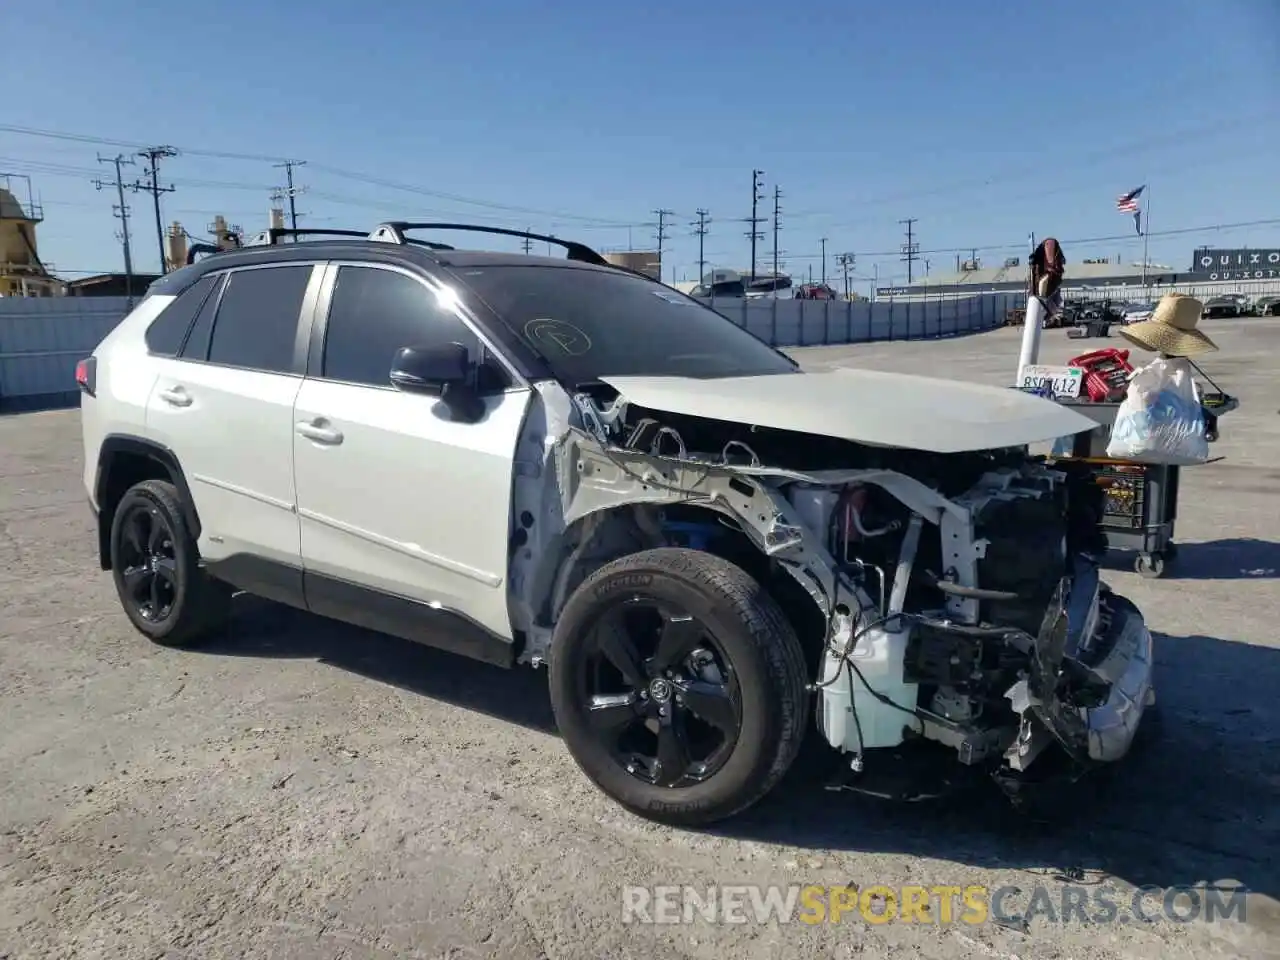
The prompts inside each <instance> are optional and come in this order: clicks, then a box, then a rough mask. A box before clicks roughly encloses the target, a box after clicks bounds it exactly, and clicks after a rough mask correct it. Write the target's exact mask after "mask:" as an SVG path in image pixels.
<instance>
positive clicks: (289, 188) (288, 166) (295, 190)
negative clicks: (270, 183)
mask: <svg viewBox="0 0 1280 960" xmlns="http://www.w3.org/2000/svg"><path fill="white" fill-rule="evenodd" d="M306 162H307V161H305V160H286V161H284V162H283V163H273V164H272V166H273V167H284V176H285V188H284V189H283V190H282V191H280V192H281V193H282V194H284V196H286V197H288V198H289V226H290V227H291V228H292V229H294V230H297V229H298V207H297V204H296V203H295V201H294V198H295V197H297V195H298V194H300V193H305V192H306V189H307V188H306V187H295V186H294V185H293V168H294V167H301V166H303V165H304V164H305V163H306Z"/></svg>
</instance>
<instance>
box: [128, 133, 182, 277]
mask: <svg viewBox="0 0 1280 960" xmlns="http://www.w3.org/2000/svg"><path fill="white" fill-rule="evenodd" d="M177 155H178V151H177V150H175V149H173V147H148V148H147V149H146V150H139V151H138V156H140V157H142V158H143V159H145V160H146V161H147V169H146V170H145V174H146V180H135V181H133V183H131V184H128V187H129V189H130V190H132V191H133V192H134V193H137V192H138V191H139V190H143V191H146V192H147V193H149V194H151V203H152V206H153V207H154V208H155V212H156V242H157V243H159V244H160V273H161V274H165V273H168V272H169V271H168V268H167V266H166V262H165V249H164V223H163V222H162V221H161V219H160V194H162V193H173V184H169V186H167V187H162V186H160V161H161V160H167V159H168V158H169V157H176V156H177Z"/></svg>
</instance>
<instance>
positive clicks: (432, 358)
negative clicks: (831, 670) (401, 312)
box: [390, 343, 485, 423]
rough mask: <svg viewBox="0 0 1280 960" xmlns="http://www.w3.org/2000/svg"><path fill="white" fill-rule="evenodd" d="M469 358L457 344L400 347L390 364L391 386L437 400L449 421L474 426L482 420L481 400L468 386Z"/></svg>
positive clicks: (473, 389) (465, 349)
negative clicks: (444, 408)
mask: <svg viewBox="0 0 1280 960" xmlns="http://www.w3.org/2000/svg"><path fill="white" fill-rule="evenodd" d="M470 374H471V358H470V356H469V354H468V352H467V348H466V347H464V346H463V345H462V344H460V343H447V344H444V345H443V346H437V347H401V348H400V349H399V350H397V351H396V355H395V359H394V360H392V361H391V376H390V379H391V384H392V386H394V387H395V388H396V389H398V390H403V391H405V392H406V393H422V394H426V395H428V396H433V397H439V398H440V402H441V403H442V404H443V405H444V406H445V407H446V408H447V409H448V411H449V415H450V418H451V419H454V420H459V421H462V422H464V423H475V422H476V421H478V420H480V419H481V418H482V417H483V416H484V412H485V407H484V400H483V399H482V398H481V396H480V394H479V393H477V392H476V390H475V388H474V387H473V386H472V385H471V383H470V382H469V381H470Z"/></svg>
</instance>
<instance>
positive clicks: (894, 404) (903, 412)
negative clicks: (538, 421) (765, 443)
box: [601, 369, 1097, 453]
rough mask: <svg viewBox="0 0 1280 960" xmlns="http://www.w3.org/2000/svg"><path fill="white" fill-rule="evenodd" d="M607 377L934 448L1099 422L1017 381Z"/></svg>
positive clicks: (645, 389) (716, 416) (744, 418)
mask: <svg viewBox="0 0 1280 960" xmlns="http://www.w3.org/2000/svg"><path fill="white" fill-rule="evenodd" d="M601 379H602V380H603V381H604V382H605V383H607V384H608V385H609V386H611V387H613V388H614V389H615V390H617V391H618V393H619V394H621V396H622V397H623V398H624V399H626V400H627V402H629V403H633V404H637V405H639V406H642V407H648V408H650V409H652V410H660V411H664V412H666V413H678V414H685V415H688V416H697V417H707V418H709V419H712V420H725V421H728V422H730V423H742V424H749V425H752V426H758V427H767V428H771V429H775V430H793V431H796V432H798V433H810V434H817V435H819V436H827V437H837V438H840V439H843V440H852V441H854V442H855V443H864V444H871V445H874V446H883V447H904V448H908V449H913V450H927V451H930V452H933V453H962V452H966V451H974V450H991V449H995V448H998V447H1013V446H1020V445H1022V444H1030V443H1037V442H1039V441H1042V440H1056V439H1058V438H1059V437H1066V436H1072V435H1074V434H1077V433H1082V432H1084V431H1085V430H1091V429H1094V428H1095V427H1096V426H1097V424H1096V423H1094V421H1092V420H1090V419H1089V418H1088V417H1085V416H1084V415H1082V414H1079V413H1076V412H1075V411H1074V410H1069V409H1067V408H1066V407H1063V406H1060V405H1058V404H1056V403H1054V402H1053V401H1052V400H1046V399H1044V398H1042V397H1036V396H1032V395H1031V394H1028V393H1023V392H1022V391H1019V390H1014V389H1011V388H1005V387H989V386H984V385H981V384H976V383H965V382H962V381H959V380H942V379H936V378H933V377H920V376H913V375H910V374H902V373H883V372H880V371H877V370H846V369H838V370H831V371H823V372H818V373H796V374H778V375H774V376H759V377H727V378H722V379H711V380H703V379H689V378H685V377H603V378H601Z"/></svg>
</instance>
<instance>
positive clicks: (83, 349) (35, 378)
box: [0, 297, 128, 410]
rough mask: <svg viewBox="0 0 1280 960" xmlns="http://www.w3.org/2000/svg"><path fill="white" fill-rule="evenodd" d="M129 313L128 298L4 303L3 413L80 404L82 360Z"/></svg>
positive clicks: (0, 304)
mask: <svg viewBox="0 0 1280 960" xmlns="http://www.w3.org/2000/svg"><path fill="white" fill-rule="evenodd" d="M127 312H128V301H126V300H125V298H123V297H5V298H2V299H0V408H4V409H9V410H12V409H23V408H27V407H48V406H59V405H63V404H65V405H72V406H73V405H75V404H76V403H77V402H78V393H77V390H76V376H75V374H76V361H77V360H79V359H81V358H82V357H85V356H87V355H88V354H89V353H90V352H92V350H93V348H94V347H96V346H97V345H98V342H99V341H100V340H102V338H103V337H105V336H106V335H107V334H108V333H109V332H111V330H112V329H113V328H114V327H115V326H116V324H118V323H119V322H120V321H121V320H123V319H124V316H125V314H126V313H127Z"/></svg>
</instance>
